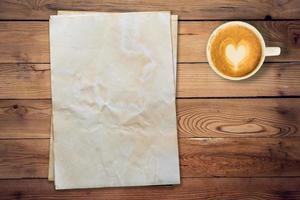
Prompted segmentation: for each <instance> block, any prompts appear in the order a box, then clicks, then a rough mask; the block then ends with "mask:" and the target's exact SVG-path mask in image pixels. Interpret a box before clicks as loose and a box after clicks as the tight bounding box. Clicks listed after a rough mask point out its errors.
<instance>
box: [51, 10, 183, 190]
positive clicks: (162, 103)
mask: <svg viewBox="0 0 300 200" xmlns="http://www.w3.org/2000/svg"><path fill="white" fill-rule="evenodd" d="M108 20H109V21H108ZM108 22H109V23H108ZM168 26H169V27H168ZM90 27H93V31H91V30H90V29H91V28H90ZM50 35H51V43H50V44H51V63H52V94H53V107H54V108H53V112H54V119H53V120H54V134H55V139H54V155H55V157H54V158H55V185H56V188H57V189H68V188H83V187H85V188H86V187H109V186H133V185H161V184H176V183H179V163H178V149H177V135H176V115H175V90H174V78H173V75H172V73H173V72H174V70H173V68H172V47H171V36H170V15H169V14H167V13H159V14H156V13H147V14H145V13H143V14H136V13H135V14H134V13H131V14H116V15H115V16H114V17H112V18H111V17H110V15H105V14H101V15H97V16H84V17H80V18H71V17H70V18H68V17H63V18H61V17H57V16H56V17H51V22H50ZM108 35H109V37H108ZM83 36H85V37H83ZM83 47H84V48H83ZM99 47H100V48H99ZM104 50H105V51H104ZM166 141H167V142H166Z"/></svg>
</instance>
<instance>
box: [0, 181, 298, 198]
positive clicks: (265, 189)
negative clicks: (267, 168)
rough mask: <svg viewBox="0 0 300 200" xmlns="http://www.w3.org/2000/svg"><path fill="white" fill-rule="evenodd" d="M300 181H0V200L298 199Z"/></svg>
mask: <svg viewBox="0 0 300 200" xmlns="http://www.w3.org/2000/svg"><path fill="white" fill-rule="evenodd" d="M299 188H300V178H243V179H241V178H201V179H199V178H184V179H182V184H181V185H179V186H170V187H166V186H150V187H129V188H102V189H88V190H66V191H63V192H62V191H55V190H54V185H53V183H49V182H48V181H47V180H45V179H25V180H0V190H1V191H2V193H1V196H0V199H38V200H43V199H45V200H46V199H53V200H55V199H59V200H62V199H65V200H67V199H72V200H87V199H107V200H119V199H123V200H134V199H136V200H137V199H144V200H153V199H164V200H195V199H199V200H201V199H205V200H207V199H224V200H226V199H230V200H231V199H278V200H280V199H285V200H292V199H299V198H300V189H299Z"/></svg>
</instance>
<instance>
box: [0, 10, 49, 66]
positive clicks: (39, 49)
mask: <svg viewBox="0 0 300 200" xmlns="http://www.w3.org/2000/svg"><path fill="white" fill-rule="evenodd" d="M0 7H1V6H0ZM48 32H49V31H48V22H24V23H23V22H14V21H11V22H0V63H49V39H48Z"/></svg>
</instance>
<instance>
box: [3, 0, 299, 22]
mask: <svg viewBox="0 0 300 200" xmlns="http://www.w3.org/2000/svg"><path fill="white" fill-rule="evenodd" d="M299 3H300V2H299V0H292V1H280V0H275V1H259V0H253V1H251V2H247V1H243V0H235V1H234V0H228V1H226V2H225V1H222V0H201V1H197V0H186V1H180V0H166V1H161V0H123V1H121V2H120V1H118V0H60V1H56V0H47V1H42V0H27V1H18V0H10V1H8V0H2V1H0V19H38V20H40V19H48V18H49V15H53V14H56V11H57V10H89V11H113V12H128V11H161V10H172V13H174V14H177V15H179V16H180V19H264V18H266V16H268V15H269V16H271V17H272V18H274V19H294V18H298V19H299V18H300V14H299V13H300V8H299Z"/></svg>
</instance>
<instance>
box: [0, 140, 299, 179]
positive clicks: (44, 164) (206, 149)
mask: <svg viewBox="0 0 300 200" xmlns="http://www.w3.org/2000/svg"><path fill="white" fill-rule="evenodd" d="M48 151H49V139H24V140H22V139H18V140H0V155H1V158H0V161H1V162H0V163H1V165H0V178H2V179H8V178H24V177H26V178H29V177H35V178H36V177H38V178H46V177H47V175H48V173H47V170H48V155H49V152H48ZM179 153H180V167H181V176H182V177H281V176H290V177H294V176H300V139H299V138H243V139H241V138H238V139H237V138H180V139H179Z"/></svg>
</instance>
